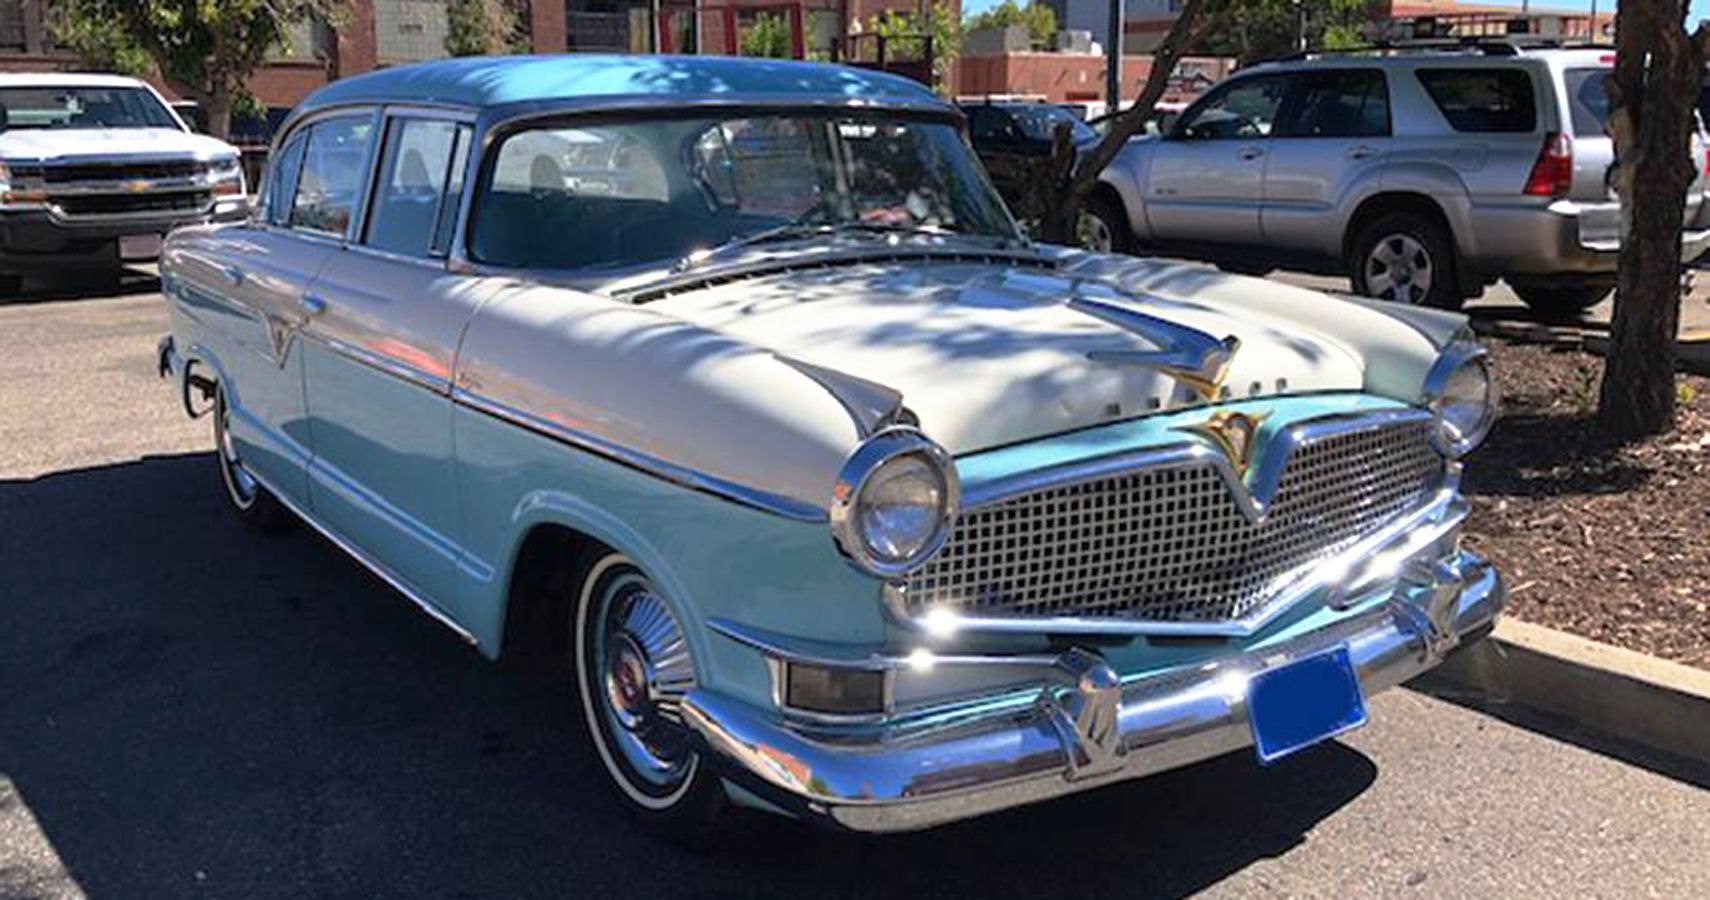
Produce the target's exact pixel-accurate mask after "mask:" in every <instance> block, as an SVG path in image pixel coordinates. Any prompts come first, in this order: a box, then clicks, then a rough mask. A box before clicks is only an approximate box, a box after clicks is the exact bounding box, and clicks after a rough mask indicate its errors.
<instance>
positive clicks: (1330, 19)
mask: <svg viewBox="0 0 1710 900" xmlns="http://www.w3.org/2000/svg"><path fill="white" fill-rule="evenodd" d="M1225 5H1226V6H1227V7H1228V10H1227V12H1226V14H1225V20H1224V23H1223V25H1222V26H1221V27H1219V28H1218V29H1217V30H1216V31H1215V32H1213V33H1210V34H1208V35H1206V40H1205V45H1204V46H1203V47H1198V48H1196V49H1197V50H1199V51H1201V52H1204V53H1207V54H1210V55H1213V56H1233V57H1235V58H1236V59H1239V60H1240V61H1241V62H1242V64H1248V63H1254V62H1258V61H1259V60H1262V59H1269V58H1271V57H1274V56H1282V55H1284V54H1287V53H1293V52H1294V51H1295V50H1297V49H1299V44H1300V41H1301V40H1302V38H1304V39H1305V42H1306V46H1308V47H1311V48H1317V49H1335V48H1337V47H1348V46H1352V45H1354V44H1358V43H1361V29H1362V27H1363V26H1364V25H1365V24H1366V23H1367V22H1368V21H1370V13H1369V11H1368V9H1367V3H1366V0H1300V4H1299V5H1298V6H1297V5H1296V4H1295V0H1241V2H1232V3H1228V4H1225ZM1302 25H1304V26H1305V27H1304V29H1303V28H1302Z"/></svg>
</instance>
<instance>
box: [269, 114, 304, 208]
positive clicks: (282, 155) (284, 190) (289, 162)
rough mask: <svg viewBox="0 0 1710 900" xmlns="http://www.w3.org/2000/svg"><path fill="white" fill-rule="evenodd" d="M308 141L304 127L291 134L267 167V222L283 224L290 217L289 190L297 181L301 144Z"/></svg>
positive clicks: (301, 162) (301, 156)
mask: <svg viewBox="0 0 1710 900" xmlns="http://www.w3.org/2000/svg"><path fill="white" fill-rule="evenodd" d="M308 142H309V133H308V131H307V130H306V129H305V130H303V131H299V132H297V133H296V134H294V135H292V136H291V139H290V140H288V141H286V142H285V146H284V147H282V148H280V150H279V156H278V157H277V158H276V159H274V160H273V162H272V164H271V165H269V166H268V169H267V197H266V200H265V201H264V202H265V203H266V205H267V223H268V224H269V225H284V224H285V223H286V222H287V221H289V220H290V218H291V215H290V214H291V190H292V188H293V186H295V185H296V183H297V169H298V168H299V167H300V166H302V164H303V145H304V144H307V143H308Z"/></svg>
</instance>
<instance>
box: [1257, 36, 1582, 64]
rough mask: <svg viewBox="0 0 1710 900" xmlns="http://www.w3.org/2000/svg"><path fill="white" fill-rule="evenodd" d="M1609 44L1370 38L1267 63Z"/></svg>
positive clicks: (1513, 52) (1529, 39) (1498, 53)
mask: <svg viewBox="0 0 1710 900" xmlns="http://www.w3.org/2000/svg"><path fill="white" fill-rule="evenodd" d="M1614 49H1615V47H1614V45H1612V44H1600V43H1596V42H1593V41H1563V40H1561V39H1560V38H1547V37H1538V36H1535V35H1523V34H1517V35H1510V36H1508V37H1504V38H1492V37H1459V38H1457V37H1447V38H1412V39H1409V40H1400V41H1373V42H1372V43H1369V44H1361V45H1358V46H1355V47H1343V48H1339V49H1335V50H1302V51H1299V52H1297V53H1290V54H1287V55H1285V56H1276V57H1272V58H1271V59H1268V60H1266V62H1298V61H1300V60H1306V59H1322V58H1325V57H1332V56H1361V55H1366V54H1373V55H1377V54H1401V53H1445V52H1449V53H1454V52H1458V53H1479V54H1482V55H1484V56H1519V55H1520V54H1521V53H1522V52H1524V51H1527V50H1614Z"/></svg>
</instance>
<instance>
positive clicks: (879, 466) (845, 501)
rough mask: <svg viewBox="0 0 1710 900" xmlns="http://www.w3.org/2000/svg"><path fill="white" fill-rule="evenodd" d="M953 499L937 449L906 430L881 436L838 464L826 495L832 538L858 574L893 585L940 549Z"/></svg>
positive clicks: (952, 480)
mask: <svg viewBox="0 0 1710 900" xmlns="http://www.w3.org/2000/svg"><path fill="white" fill-rule="evenodd" d="M958 499H959V492H958V485H957V482H956V471H955V469H954V467H953V466H952V464H951V461H950V457H949V454H947V453H945V452H944V450H943V448H941V447H939V446H938V445H937V444H934V443H932V442H931V441H930V440H928V439H927V438H926V437H925V436H924V435H922V434H921V433H920V432H918V431H916V430H914V429H912V428H891V429H887V430H885V431H881V432H879V433H878V434H876V435H874V436H873V437H871V438H869V439H868V440H867V441H865V442H863V443H862V444H861V446H859V447H857V448H855V452H854V453H851V454H850V455H849V459H848V461H846V462H845V463H844V465H843V471H842V473H841V474H840V475H839V476H838V479H837V487H836V490H835V491H834V492H833V495H832V503H831V529H832V535H833V536H834V537H835V538H836V539H837V546H838V547H839V548H840V549H841V550H842V551H843V553H844V555H846V556H848V557H849V559H850V560H851V561H853V562H854V563H855V564H856V565H857V566H859V567H860V568H862V569H864V570H865V571H868V572H871V573H873V574H874V575H879V576H883V577H886V578H891V577H896V576H899V575H903V574H906V573H907V572H908V571H910V570H911V569H913V568H915V567H916V566H919V565H920V564H921V563H924V562H926V560H928V559H930V558H931V557H932V555H933V554H934V553H937V552H938V549H939V548H940V547H942V546H944V541H945V539H946V538H948V537H949V535H950V521H951V519H952V518H954V517H955V514H956V506H957V503H958Z"/></svg>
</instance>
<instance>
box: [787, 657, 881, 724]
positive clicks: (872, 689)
mask: <svg viewBox="0 0 1710 900" xmlns="http://www.w3.org/2000/svg"><path fill="white" fill-rule="evenodd" d="M783 668H784V705H785V706H787V707H789V708H791V709H800V710H805V711H807V712H817V713H829V714H831V715H841V716H851V715H869V714H876V713H882V712H884V711H885V673H884V672H883V671H879V670H874V669H846V668H832V667H829V666H810V665H805V664H803V663H797V662H786V663H784V666H783Z"/></svg>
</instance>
